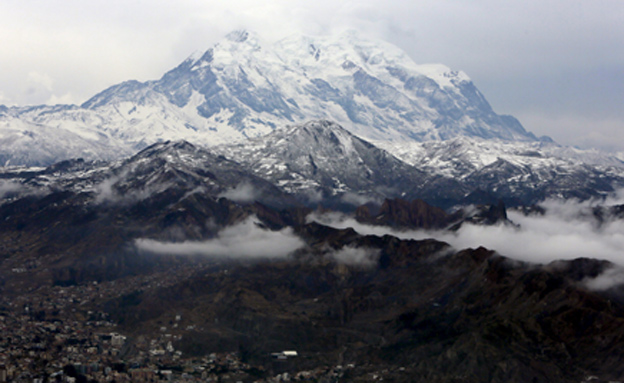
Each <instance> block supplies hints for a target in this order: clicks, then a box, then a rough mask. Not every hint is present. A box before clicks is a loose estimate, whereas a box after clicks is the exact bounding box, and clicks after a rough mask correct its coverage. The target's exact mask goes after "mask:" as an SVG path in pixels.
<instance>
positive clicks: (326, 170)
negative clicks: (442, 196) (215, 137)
mask: <svg viewBox="0 0 624 383" xmlns="http://www.w3.org/2000/svg"><path fill="white" fill-rule="evenodd" d="M212 150H214V151H216V152H218V153H221V154H222V155H224V156H225V157H227V158H232V159H236V161H238V162H239V163H241V165H243V166H244V167H246V168H247V169H249V170H250V171H252V172H253V173H254V174H256V175H258V176H259V177H262V178H264V179H266V180H269V181H271V182H273V183H274V184H276V185H278V186H280V187H281V188H283V189H284V190H286V191H288V192H289V193H293V194H298V195H307V196H308V198H309V200H310V201H311V202H317V201H320V200H327V199H331V198H339V199H341V200H342V201H343V202H344V203H348V204H352V205H359V204H362V203H364V202H366V201H367V200H370V199H371V198H373V199H375V198H377V199H383V198H388V197H403V198H417V197H423V196H424V195H427V193H428V191H429V190H430V189H431V188H435V186H434V184H437V183H440V182H448V183H452V182H453V181H452V180H450V179H445V177H441V176H435V175H430V174H427V173H425V172H422V171H420V170H419V169H417V168H416V167H414V166H410V165H408V164H406V163H404V162H403V161H400V160H398V159H397V158H396V157H394V156H393V155H391V154H389V153H388V152H386V151H385V150H381V149H379V148H377V147H376V146H374V145H372V144H371V143H369V142H367V141H365V140H362V139H361V138H358V137H356V136H355V135H353V134H351V133H349V132H348V131H347V130H345V129H344V128H343V127H341V126H339V125H338V124H336V123H334V122H331V121H327V120H318V121H310V122H308V123H305V124H302V125H293V126H288V127H285V128H278V129H276V130H275V131H273V132H272V133H270V134H268V135H266V136H262V137H258V138H255V139H250V140H249V141H247V142H244V143H240V144H234V145H220V146H215V147H213V148H212ZM460 189H461V188H455V189H453V188H450V190H449V193H450V194H452V193H451V191H452V190H456V191H459V190H460Z"/></svg>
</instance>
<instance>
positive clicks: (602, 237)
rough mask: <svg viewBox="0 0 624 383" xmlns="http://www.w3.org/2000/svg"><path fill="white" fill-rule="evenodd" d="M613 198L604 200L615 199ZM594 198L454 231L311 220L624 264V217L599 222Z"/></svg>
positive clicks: (534, 256)
mask: <svg viewBox="0 0 624 383" xmlns="http://www.w3.org/2000/svg"><path fill="white" fill-rule="evenodd" d="M616 200H617V199H612V200H610V201H607V202H612V201H616ZM594 205H595V202H584V203H578V202H574V201H547V202H545V203H544V204H543V206H544V207H545V208H546V209H547V213H546V214H545V215H544V216H539V215H534V216H528V217H527V216H524V215H522V214H520V213H517V212H513V211H509V212H508V216H509V218H510V219H511V220H512V221H513V222H515V223H517V224H519V225H520V228H514V227H512V226H505V225H499V226H476V225H468V224H465V225H463V226H462V227H461V229H460V230H459V231H457V232H455V233H453V232H446V231H425V230H406V231H401V230H395V229H392V228H389V227H384V226H370V225H364V224H361V223H359V222H357V221H355V220H354V219H353V218H350V217H347V216H344V215H341V214H338V213H330V214H324V215H319V214H316V213H315V214H313V215H310V216H309V220H312V221H317V222H319V223H322V224H326V225H329V226H333V227H336V228H347V227H352V228H353V229H354V230H356V231H357V232H358V233H360V234H372V235H384V234H390V235H394V236H396V237H399V238H403V239H417V240H419V239H425V238H435V239H437V240H440V241H444V242H447V243H449V244H450V245H452V246H453V247H454V248H456V249H463V248H469V247H471V248H476V247H479V246H484V247H486V248H489V249H492V250H496V251H497V252H499V253H500V254H502V255H505V256H508V257H510V258H514V259H517V260H521V261H526V262H533V263H549V262H552V261H555V260H565V259H568V260H569V259H575V258H580V257H586V258H596V259H605V260H609V261H611V262H613V263H616V264H619V265H623V266H624V220H621V219H611V220H607V221H605V222H604V223H602V224H601V225H599V224H598V222H597V221H596V220H595V219H594V218H593V216H591V214H590V212H589V211H588V208H590V207H591V206H594Z"/></svg>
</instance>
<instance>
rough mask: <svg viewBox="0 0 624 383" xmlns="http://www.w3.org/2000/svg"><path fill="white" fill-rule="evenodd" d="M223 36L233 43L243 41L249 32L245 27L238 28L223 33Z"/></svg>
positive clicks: (247, 37)
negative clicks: (225, 33)
mask: <svg viewBox="0 0 624 383" xmlns="http://www.w3.org/2000/svg"><path fill="white" fill-rule="evenodd" d="M225 38H226V39H228V40H229V41H232V42H234V43H244V42H245V41H247V39H249V32H248V31H247V30H245V29H238V30H234V31H232V32H230V33H228V34H227V35H225Z"/></svg>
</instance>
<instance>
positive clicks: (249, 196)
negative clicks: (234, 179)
mask: <svg viewBox="0 0 624 383" xmlns="http://www.w3.org/2000/svg"><path fill="white" fill-rule="evenodd" d="M260 195H261V193H260V191H259V190H257V189H256V188H254V186H253V185H252V184H250V183H249V182H241V183H240V184H238V185H236V186H235V187H234V188H232V189H227V190H225V191H224V192H222V193H221V194H219V197H224V198H227V199H229V200H231V201H234V202H240V203H249V202H254V201H255V200H257V199H258V198H259V197H260Z"/></svg>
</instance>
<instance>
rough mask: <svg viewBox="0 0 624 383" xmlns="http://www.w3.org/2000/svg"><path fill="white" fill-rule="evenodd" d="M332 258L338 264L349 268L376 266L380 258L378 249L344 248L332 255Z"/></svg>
mask: <svg viewBox="0 0 624 383" xmlns="http://www.w3.org/2000/svg"><path fill="white" fill-rule="evenodd" d="M331 257H332V258H334V259H335V260H336V262H338V263H343V264H345V265H349V266H364V267H368V266H374V265H375V263H376V262H377V259H378V258H379V250H378V249H369V248H363V247H351V246H344V247H343V248H341V249H340V250H337V251H335V252H333V253H331Z"/></svg>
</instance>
